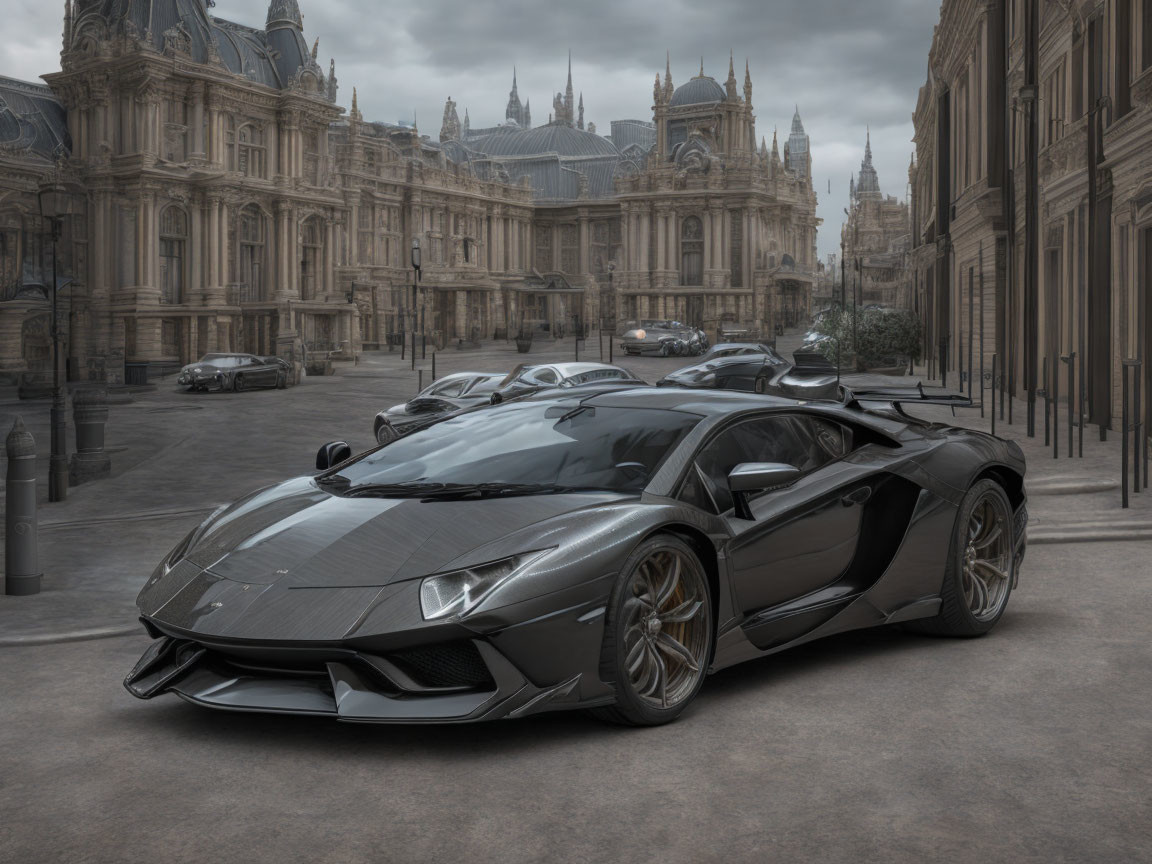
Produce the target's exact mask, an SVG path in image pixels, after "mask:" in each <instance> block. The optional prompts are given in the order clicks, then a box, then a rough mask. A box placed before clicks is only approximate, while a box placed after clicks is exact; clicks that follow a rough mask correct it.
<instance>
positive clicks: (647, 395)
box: [125, 387, 1027, 725]
mask: <svg viewBox="0 0 1152 864" xmlns="http://www.w3.org/2000/svg"><path fill="white" fill-rule="evenodd" d="M924 397H925V391H924V390H922V389H919V388H915V389H914V388H906V389H905V390H902V391H896V390H892V391H873V392H870V393H846V394H845V398H844V399H843V401H840V402H824V403H816V402H811V403H799V402H797V401H796V400H789V399H781V398H776V397H772V396H760V395H756V394H750V393H734V392H721V391H688V390H681V389H678V388H663V389H656V388H650V387H644V388H624V389H621V388H618V387H615V388H612V387H602V388H593V389H580V390H560V389H556V390H552V391H549V392H547V393H543V394H540V395H537V396H534V397H530V398H528V399H525V400H521V401H516V402H509V403H505V404H503V405H498V406H494V407H485V408H480V409H474V410H468V411H464V412H462V413H461V414H459V415H458V416H455V417H450V418H447V419H445V420H443V421H442V422H439V423H436V424H433V425H431V426H429V427H427V428H425V429H420V430H417V431H415V432H413V433H411V434H409V435H406V436H404V437H403V438H399V439H397V440H396V441H393V442H392V443H390V444H388V445H386V446H384V447H379V448H376V449H375V450H373V451H370V452H368V453H365V454H362V455H361V456H359V457H353V456H352V454H351V451H350V450H349V448H348V445H347V444H344V443H342V442H333V443H332V444H329V445H326V446H325V447H324V448H323V450H322V451H321V454H320V456H319V457H318V462H319V464H320V467H321V473H320V474H319V475H318V476H315V477H300V478H298V479H295V480H289V481H287V482H285V483H282V484H281V485H278V486H273V487H271V488H268V489H264V490H262V491H259V492H256V493H254V494H253V495H251V496H249V497H247V498H245V499H243V500H241V501H239V502H237V503H236V504H233V505H231V506H229V507H226V508H222V509H221V510H219V511H217V512H216V513H215V514H213V515H212V516H211V517H210V518H209V519H208V520H206V521H205V522H204V523H203V524H202V525H201V526H200V527H199V528H197V529H195V530H194V531H193V532H192V533H191V534H189V535H188V537H186V538H185V539H184V540H183V541H181V542H180V543H179V544H178V545H177V546H176V548H175V549H173V551H172V552H171V553H169V555H167V556H166V557H165V559H164V560H163V562H161V563H160V565H159V566H158V567H157V568H156V570H155V572H154V573H153V574H152V576H151V577H150V578H149V579H148V582H147V584H146V585H145V586H144V589H143V590H142V592H141V593H140V596H139V598H138V600H137V604H138V606H139V610H140V615H141V621H142V623H143V625H144V627H145V629H146V630H147V631H148V633H149V635H151V636H152V637H153V639H154V641H153V642H152V644H151V645H150V646H149V647H148V648H147V650H146V651H145V652H144V654H143V656H142V657H141V658H140V660H139V661H138V662H137V664H136V665H135V666H134V668H133V669H132V670H131V671H130V672H129V673H128V676H127V678H126V679H125V686H126V687H127V688H128V690H129V691H130V692H131V693H132V694H134V695H135V696H137V697H139V698H141V699H150V698H153V697H155V696H159V695H160V694H163V693H174V694H176V695H177V696H180V697H181V698H183V699H186V700H188V701H189V702H193V703H195V704H198V705H202V706H206V707H210V708H217V709H222V710H229V711H264V712H277V713H285V714H299V715H312V716H324V717H332V718H335V719H339V720H346V721H353V722H378V723H388V722H393V723H396V722H407V723H411V722H467V721H474V720H487V719H494V718H501V717H512V718H515V717H523V716H525V715H528V714H533V713H536V712H540V711H553V710H561V709H574V708H587V709H593V710H594V711H595V712H596V713H597V714H598V715H599V716H601V717H603V718H605V719H607V720H610V721H613V722H618V723H626V724H631V725H655V724H659V723H667V722H669V721H671V720H673V719H675V718H676V717H677V716H678V715H679V714H680V713H681V712H682V711H684V709H685V708H686V707H687V706H688V705H689V704H690V703H691V702H692V700H693V699H694V698H695V696H696V694H697V693H698V691H699V690H700V687H701V685H702V684H703V683H704V680H705V677H706V676H707V675H708V673H711V672H715V671H716V670H719V669H723V668H725V667H727V666H731V665H733V664H735V663H740V662H742V661H745V660H751V659H753V658H756V657H763V656H766V655H769V654H774V653H776V652H779V651H783V650H784V649H787V648H789V647H792V646H795V645H800V644H802V643H805V642H808V641H810V640H812V639H816V638H819V637H823V636H828V635H831V634H834V633H840V632H844V631H847V630H854V629H859V628H865V627H880V626H884V625H887V624H894V623H902V624H904V626H906V627H912V628H915V629H918V630H921V631H924V632H929V633H935V634H940V635H949V636H960V637H971V636H979V635H983V634H986V633H988V632H989V631H990V630H992V628H993V627H994V626H995V625H996V623H997V621H999V620H1000V618H1001V617H1002V616H1003V614H1004V610H1005V608H1006V607H1007V604H1008V600H1009V596H1010V594H1011V592H1012V590H1013V589H1014V588H1015V586H1016V582H1017V579H1018V578H1019V574H1020V565H1021V562H1022V561H1023V556H1024V544H1025V526H1026V524H1027V510H1026V508H1025V492H1024V470H1025V465H1024V455H1023V453H1022V452H1021V450H1020V447H1019V446H1018V445H1017V444H1015V443H1014V442H1010V441H1003V440H1000V439H998V438H995V437H993V436H991V435H986V434H984V433H981V432H975V431H972V430H969V429H960V428H954V427H949V426H946V425H941V424H929V423H925V422H923V421H920V420H915V419H912V418H911V417H909V416H908V415H906V414H903V413H901V412H899V411H897V410H894V406H898V405H899V404H901V403H907V402H908V401H909V400H911V401H916V400H921V401H923V400H924ZM941 398H944V399H945V401H947V399H948V397H941ZM955 398H956V397H951V399H952V400H953V401H954V400H955ZM963 404H970V402H967V401H965V402H964V403H963ZM921 689H922V691H923V693H924V697H925V698H926V699H931V698H933V694H934V691H935V690H936V687H935V685H934V683H933V681H932V680H931V678H930V677H925V679H924V680H923V681H922V682H921ZM157 719H158V720H162V719H163V717H162V716H160V717H158V718H157Z"/></svg>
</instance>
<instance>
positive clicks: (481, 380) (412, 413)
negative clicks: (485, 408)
mask: <svg viewBox="0 0 1152 864" xmlns="http://www.w3.org/2000/svg"><path fill="white" fill-rule="evenodd" d="M504 378H505V375H504V373H503V372H456V373H454V374H452V375H445V376H444V377H443V378H440V379H438V380H436V381H434V382H433V383H432V384H431V385H430V386H428V387H425V388H424V389H423V390H422V391H420V393H418V394H417V395H416V396H415V397H414V398H412V399H410V400H408V401H407V402H405V403H403V404H401V405H393V406H392V407H391V408H389V409H388V410H386V411H381V412H380V413H379V414H377V415H376V419H375V422H374V423H373V426H372V434H373V435H375V437H376V440H377V441H378V442H379V443H381V444H387V443H388V442H389V441H395V440H396V439H397V438H399V437H400V436H401V435H407V434H408V433H409V432H411V431H413V430H414V429H420V428H422V427H424V426H427V425H429V424H430V423H434V422H436V421H437V420H439V419H440V418H441V417H443V416H444V415H445V414H448V413H451V412H452V411H459V410H460V409H462V408H471V407H473V406H475V405H485V404H487V403H488V401H489V400H490V399H491V397H492V392H493V391H494V390H495V389H496V387H497V386H498V385H499V384H500V382H501V381H503V380H504Z"/></svg>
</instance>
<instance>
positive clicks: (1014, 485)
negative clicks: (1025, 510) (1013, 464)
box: [968, 465, 1027, 512]
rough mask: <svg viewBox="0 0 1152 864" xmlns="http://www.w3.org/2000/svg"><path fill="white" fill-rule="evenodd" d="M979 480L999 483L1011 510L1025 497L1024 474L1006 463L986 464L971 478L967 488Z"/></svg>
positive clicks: (1022, 501) (1021, 502)
mask: <svg viewBox="0 0 1152 864" xmlns="http://www.w3.org/2000/svg"><path fill="white" fill-rule="evenodd" d="M981 480H993V481H995V482H996V483H997V484H999V485H1000V487H1001V488H1002V489H1003V490H1004V493H1005V494H1006V495H1007V496H1008V503H1009V504H1011V505H1012V510H1013V512H1015V511H1016V510H1017V509H1018V508H1019V507H1020V505H1021V504H1023V503H1024V501H1025V500H1026V499H1027V495H1026V494H1025V492H1024V476H1023V475H1022V474H1020V472H1018V471H1016V470H1014V469H1012V468H1009V467H1008V466H1007V465H989V466H987V467H986V468H984V469H983V470H982V471H980V472H979V473H978V474H977V475H976V476H975V477H973V478H972V482H971V483H969V484H968V488H969V489H971V488H972V487H973V486H975V485H976V484H977V483H979V482H980V481H981Z"/></svg>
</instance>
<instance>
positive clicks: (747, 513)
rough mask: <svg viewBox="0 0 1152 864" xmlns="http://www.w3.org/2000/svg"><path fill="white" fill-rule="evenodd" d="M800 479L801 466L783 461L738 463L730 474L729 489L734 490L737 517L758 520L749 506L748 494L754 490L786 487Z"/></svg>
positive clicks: (763, 490)
mask: <svg viewBox="0 0 1152 864" xmlns="http://www.w3.org/2000/svg"><path fill="white" fill-rule="evenodd" d="M799 479H800V469H799V468H797V467H795V466H793V465H785V464H783V463H781V462H744V463H742V464H740V465H737V466H736V467H735V468H733V469H732V471H731V473H729V475H728V489H729V490H730V491H731V492H732V503H733V504H734V505H735V508H736V518H737V519H744V520H747V521H749V522H754V521H756V517H755V516H753V515H752V508H751V507H749V506H748V496H749V495H750V494H752V493H753V492H770V491H772V490H773V489H785V488H787V487H789V486H791V485H792V484H793V483H795V482H796V481H797V480H799Z"/></svg>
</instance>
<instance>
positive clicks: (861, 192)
mask: <svg viewBox="0 0 1152 864" xmlns="http://www.w3.org/2000/svg"><path fill="white" fill-rule="evenodd" d="M881 197H883V196H882V195H881V194H880V178H879V177H878V176H877V175H876V169H875V167H873V165H872V130H871V129H869V130H868V131H867V132H866V138H865V139H864V161H862V162H861V163H860V181H859V182H858V183H857V184H856V198H857V199H858V200H861V201H864V200H868V199H874V200H879V199H880V198H881Z"/></svg>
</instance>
